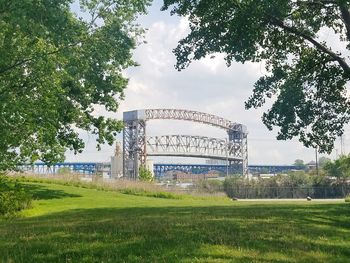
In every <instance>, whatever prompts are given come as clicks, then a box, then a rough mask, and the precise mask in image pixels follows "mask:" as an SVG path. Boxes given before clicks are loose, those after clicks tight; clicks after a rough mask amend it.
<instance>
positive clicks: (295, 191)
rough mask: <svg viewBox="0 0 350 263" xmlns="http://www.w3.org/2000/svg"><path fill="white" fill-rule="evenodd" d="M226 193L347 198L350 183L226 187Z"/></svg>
mask: <svg viewBox="0 0 350 263" xmlns="http://www.w3.org/2000/svg"><path fill="white" fill-rule="evenodd" d="M225 192H226V194H227V195H228V196H229V197H231V198H240V199H259V198H271V199H274V198H275V199H280V198H306V197H307V196H310V197H311V198H315V199H328V198H329V199H331V198H345V197H346V196H348V195H350V185H339V186H324V187H314V186H313V187H250V186H231V187H225Z"/></svg>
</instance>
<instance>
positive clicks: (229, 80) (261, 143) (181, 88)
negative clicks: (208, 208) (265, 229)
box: [67, 0, 350, 164]
mask: <svg viewBox="0 0 350 263" xmlns="http://www.w3.org/2000/svg"><path fill="white" fill-rule="evenodd" d="M161 2H162V1H161V0H155V2H154V4H153V5H152V6H151V7H150V8H149V13H148V15H147V16H144V17H141V18H140V19H139V22H140V23H141V24H142V25H143V26H144V27H146V28H147V29H148V30H147V33H146V36H145V37H146V41H147V44H142V45H141V46H139V47H138V48H137V50H135V53H134V59H135V60H136V61H137V62H138V63H139V64H140V66H139V67H136V68H132V69H128V70H127V71H126V72H125V75H126V76H127V77H128V78H129V79H130V82H129V87H128V89H127V90H126V93H125V95H126V96H125V100H124V101H122V102H121V105H120V109H119V112H118V113H117V114H116V115H115V116H114V117H115V118H117V119H121V118H122V112H123V111H128V110H135V109H145V108H180V109H189V110H197V111H202V112H206V113H210V114H215V115H218V116H221V117H224V118H227V119H229V120H232V121H234V122H239V123H243V124H245V125H246V126H247V128H248V131H249V135H248V146H249V163H250V164H292V163H293V162H294V160H295V159H303V160H304V161H306V162H309V161H311V160H314V158H315V151H314V150H313V149H307V148H305V147H304V146H303V145H302V144H301V143H300V142H298V141H297V140H293V141H277V140H276V139H275V137H276V133H277V132H276V131H272V132H271V131H269V130H268V129H267V128H266V127H265V126H264V125H263V124H262V121H261V116H262V113H263V112H264V110H266V108H265V109H264V108H262V109H258V110H254V109H253V110H249V111H247V110H245V109H244V102H245V101H246V100H247V98H248V97H249V96H250V94H251V93H252V89H253V84H254V82H255V81H256V80H257V79H258V78H259V76H261V75H263V74H264V65H263V64H260V63H256V64H252V63H246V64H239V63H233V64H232V66H231V67H229V68H227V67H226V65H225V62H224V60H223V58H222V56H220V55H218V56H216V57H215V59H210V58H206V59H203V60H201V61H197V62H194V63H192V64H191V65H190V67H189V68H187V69H185V70H183V71H181V72H178V71H177V70H175V68H174V65H175V63H176V60H175V56H174V54H173V53H172V50H173V49H174V48H175V47H176V45H177V42H178V40H180V39H181V38H183V37H184V36H186V33H187V32H188V23H187V21H186V19H185V18H179V17H175V16H170V15H169V12H161V11H160V7H161ZM147 128H148V130H147V132H148V134H149V135H161V134H163V135H166V134H187V135H203V136H209V137H219V138H221V137H222V138H224V137H225V132H224V131H222V130H218V129H216V128H213V127H208V126H205V125H201V124H195V123H191V122H181V121H151V122H149V123H148V126H147ZM347 130H348V131H349V130H350V129H348V128H347ZM82 137H83V138H84V139H85V142H86V149H85V151H84V152H83V153H82V154H79V155H74V154H72V153H69V152H68V153H67V161H108V160H109V158H110V156H111V155H112V154H113V150H114V147H110V146H107V145H106V146H104V147H103V149H102V151H100V152H98V151H97V150H96V148H95V147H96V144H95V138H94V137H93V136H91V135H89V134H87V133H82ZM349 137H350V136H349ZM121 138H122V135H121V134H120V135H119V136H118V139H119V141H121ZM336 149H338V151H339V152H340V142H339V141H337V142H336ZM346 149H349V150H350V141H348V140H347V139H346V135H345V150H346ZM335 155H336V151H334V152H333V153H332V155H331V156H330V157H331V158H334V157H335ZM154 161H155V162H189V161H192V162H193V161H197V160H193V159H192V160H188V161H184V160H178V159H176V160H175V159H173V158H168V159H166V160H164V159H156V158H154Z"/></svg>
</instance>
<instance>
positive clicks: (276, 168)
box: [18, 162, 303, 178]
mask: <svg viewBox="0 0 350 263" xmlns="http://www.w3.org/2000/svg"><path fill="white" fill-rule="evenodd" d="M106 166H108V165H106V164H104V163H96V162H83V163H79V162H67V163H56V164H53V165H50V166H49V165H47V164H45V163H34V164H31V165H29V164H28V165H21V166H19V167H18V168H19V169H20V170H22V171H24V172H25V171H27V172H31V173H37V174H56V173H58V172H59V171H60V169H61V168H68V169H70V170H71V171H74V172H78V173H83V174H88V175H92V174H96V173H99V172H101V171H102V170H103V169H104V168H105V167H106ZM226 169H228V173H229V174H230V175H232V174H238V173H240V172H241V170H240V169H239V167H237V166H226V165H217V164H161V163H159V164H154V166H153V171H154V174H155V176H156V177H157V178H161V177H163V176H164V175H165V174H166V173H167V172H169V171H182V172H188V173H193V174H199V173H208V172H210V171H217V172H221V173H224V174H226ZM248 170H249V173H284V172H288V171H293V170H303V167H301V166H295V165H248Z"/></svg>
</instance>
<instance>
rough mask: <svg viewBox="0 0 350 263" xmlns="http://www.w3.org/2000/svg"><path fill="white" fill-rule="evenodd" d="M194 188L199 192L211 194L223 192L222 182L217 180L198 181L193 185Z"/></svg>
mask: <svg viewBox="0 0 350 263" xmlns="http://www.w3.org/2000/svg"><path fill="white" fill-rule="evenodd" d="M194 187H195V188H196V189H197V190H199V191H200V192H205V193H211V194H212V193H217V192H222V191H223V190H224V187H223V182H221V181H219V180H200V181H198V182H197V183H196V184H195V185H194Z"/></svg>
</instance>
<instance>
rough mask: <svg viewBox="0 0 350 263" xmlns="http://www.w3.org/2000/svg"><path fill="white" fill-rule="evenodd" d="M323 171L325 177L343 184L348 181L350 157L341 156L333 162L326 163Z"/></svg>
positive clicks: (349, 176)
mask: <svg viewBox="0 0 350 263" xmlns="http://www.w3.org/2000/svg"><path fill="white" fill-rule="evenodd" d="M323 169H324V170H325V172H326V175H328V176H331V177H335V178H336V179H337V181H338V182H339V183H342V184H345V183H347V181H348V180H349V179H350V156H349V155H342V156H340V157H339V158H338V159H337V160H335V161H334V162H332V161H331V162H327V163H326V164H325V165H324V167H323Z"/></svg>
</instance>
